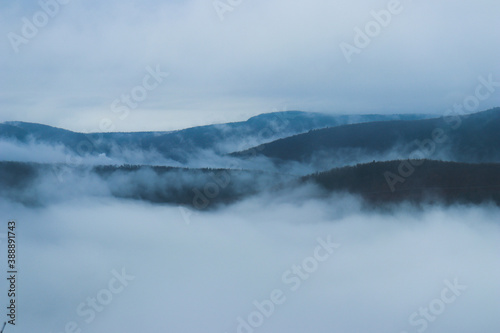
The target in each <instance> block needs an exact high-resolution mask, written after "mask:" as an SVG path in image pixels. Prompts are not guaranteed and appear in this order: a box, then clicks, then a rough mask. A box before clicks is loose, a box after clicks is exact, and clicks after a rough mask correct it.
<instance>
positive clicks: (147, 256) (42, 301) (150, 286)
mask: <svg viewBox="0 0 500 333" xmlns="http://www.w3.org/2000/svg"><path fill="white" fill-rule="evenodd" d="M348 205H350V206H351V207H352V208H353V209H352V210H350V211H347V210H346V209H345V207H346V206H348ZM356 205H357V200H356V199H354V198H351V197H337V198H331V199H330V200H326V201H323V200H317V199H309V200H304V201H302V202H301V203H298V202H297V201H296V200H295V199H293V198H286V197H284V196H281V197H280V198H279V199H275V200H273V199H269V198H254V199H252V200H248V201H244V202H241V203H239V204H237V205H234V206H232V207H229V208H226V209H223V210H218V211H211V212H204V213H197V214H196V215H194V216H192V219H191V223H190V224H189V225H188V224H186V223H185V221H184V220H183V218H182V215H181V214H180V212H179V210H178V208H177V207H169V206H158V205H148V204H144V203H139V202H129V201H121V200H115V199H99V200H94V199H88V198H87V199H85V198H78V199H75V200H73V201H66V202H63V203H60V204H57V205H55V206H52V207H48V208H43V209H40V208H36V209H26V208H24V207H19V206H17V205H11V204H9V206H7V204H6V203H5V202H4V201H1V202H0V206H1V208H2V209H1V210H0V211H1V213H0V214H1V219H2V220H7V219H8V218H11V217H15V218H16V220H17V225H18V230H17V231H18V236H17V237H18V243H19V244H18V246H19V247H18V249H19V253H20V258H19V264H20V265H21V267H22V284H21V283H20V284H19V288H20V291H21V292H20V294H19V298H18V304H19V306H20V311H22V312H20V316H19V323H18V325H19V329H21V330H23V331H33V330H34V329H35V328H36V329H37V330H41V331H46V332H60V331H63V330H64V327H65V325H66V324H67V323H68V322H71V321H73V322H75V323H76V324H77V325H78V327H79V328H81V329H82V330H90V331H92V332H109V330H113V331H117V332H131V331H138V330H142V331H148V332H160V331H164V330H166V329H168V330H169V331H172V332H200V331H203V332H236V331H237V328H238V319H237V318H238V317H241V318H245V320H247V318H248V316H249V315H251V314H252V313H253V312H255V311H256V306H255V305H254V302H255V301H257V302H260V303H262V302H264V301H265V300H266V299H269V298H270V294H271V292H272V291H273V290H276V289H279V290H281V291H282V292H283V295H284V297H285V298H286V301H285V302H284V303H283V304H279V305H276V307H275V309H274V312H273V313H272V315H271V316H270V317H269V318H267V317H266V318H265V321H264V323H263V324H262V326H261V327H259V328H258V330H255V331H259V332H276V331H286V332H303V331H304V330H306V329H309V330H314V331H315V332H346V333H348V332H353V333H354V332H368V331H369V332H375V333H376V332H401V331H407V332H416V331H417V328H419V326H415V325H413V326H412V325H411V324H410V323H409V317H410V316H411V315H412V313H414V312H418V311H419V308H421V307H428V306H429V303H430V302H432V301H433V300H435V299H438V298H440V297H441V292H442V290H443V289H444V288H445V287H446V284H445V282H444V281H446V280H448V281H451V282H453V281H454V279H455V278H457V279H458V282H459V283H460V284H461V285H465V286H466V287H467V288H466V290H465V291H463V292H462V293H461V295H460V296H459V297H458V298H456V300H455V301H454V302H453V303H452V304H447V305H446V309H445V310H444V312H443V314H442V315H439V316H436V319H435V320H434V321H432V322H431V321H428V325H429V327H428V331H429V332H432V331H439V332H444V333H447V332H450V333H451V332H470V331H471V330H474V329H478V328H480V329H481V332H486V333H488V332H492V333H493V332H497V331H498V329H499V326H498V324H497V323H498V321H497V320H496V318H497V316H496V312H495V310H496V309H498V306H499V305H500V304H499V301H498V300H499V297H498V295H499V293H500V289H499V288H498V283H497V281H498V279H499V278H500V270H499V269H498V268H497V266H498V265H496V262H497V257H496V253H498V250H499V248H498V244H499V240H500V239H499V238H500V229H499V227H498V224H497V223H496V216H498V213H499V212H498V208H493V207H487V206H483V207H451V208H441V207H433V208H429V209H427V210H425V211H408V210H407V209H401V210H397V211H396V212H394V213H393V214H387V213H370V214H367V213H366V212H363V211H362V210H357V209H354V207H355V206H356ZM338 211H344V214H338ZM329 235H330V236H331V239H332V240H334V241H335V242H336V243H339V244H340V247H339V248H336V249H335V250H334V251H333V252H332V253H331V255H330V256H329V257H328V258H327V259H326V260H325V261H323V262H319V263H318V267H317V269H316V270H314V271H312V273H310V274H308V277H307V278H304V279H300V282H301V283H300V287H298V288H297V289H296V290H295V291H293V290H292V286H294V285H295V283H292V282H290V280H286V279H284V278H283V274H285V273H287V272H288V271H289V270H291V269H292V268H293V265H302V263H303V262H304V260H306V259H307V258H310V257H313V256H314V251H315V249H316V248H317V246H318V244H319V243H318V238H321V239H323V240H326V239H327V238H328V237H329ZM325 253H326V252H321V255H324V254H325ZM21 254H22V256H21ZM122 269H124V270H125V272H126V274H128V275H129V276H133V277H134V279H133V280H131V281H129V283H128V285H127V286H126V288H124V289H123V290H122V291H121V292H120V293H117V294H113V296H112V301H110V303H109V304H105V305H103V306H102V309H101V312H98V311H94V312H95V319H94V320H92V321H90V322H89V323H87V322H86V321H85V320H86V319H88V318H89V316H79V315H78V314H77V312H76V309H77V308H78V307H79V306H80V305H81V304H82V303H84V304H87V302H88V300H87V298H96V297H97V295H100V296H99V297H101V299H105V298H102V297H104V296H103V295H105V292H102V290H106V289H108V288H109V282H110V281H111V279H112V278H113V276H114V275H113V271H114V270H116V271H118V272H122ZM303 272H304V271H303ZM288 274H289V276H288V278H290V277H291V276H293V277H295V278H297V276H296V275H290V274H291V273H288ZM20 281H21V280H20ZM117 285H118V284H117ZM2 287H3V289H5V287H6V286H5V282H2ZM2 297H3V298H5V295H4V296H2ZM96 299H98V298H96ZM97 304H98V305H99V304H100V303H97ZM84 309H87V310H89V307H85V308H84ZM360 318H362V319H363V320H360ZM419 318H420V319H421V317H419Z"/></svg>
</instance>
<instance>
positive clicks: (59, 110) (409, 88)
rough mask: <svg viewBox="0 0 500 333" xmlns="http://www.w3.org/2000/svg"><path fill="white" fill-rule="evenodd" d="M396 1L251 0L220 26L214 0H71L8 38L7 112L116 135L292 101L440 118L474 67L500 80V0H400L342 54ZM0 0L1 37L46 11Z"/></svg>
mask: <svg viewBox="0 0 500 333" xmlns="http://www.w3.org/2000/svg"><path fill="white" fill-rule="evenodd" d="M387 3H388V2H386V1H377V2H372V3H366V2H362V1H336V2H327V1H322V0H319V1H313V2H307V3H305V2H294V3H290V2H289V1H284V0H273V1H265V2H264V1H253V2H246V1H245V2H244V3H242V4H241V5H239V6H237V7H235V8H234V10H233V11H231V12H227V13H226V16H225V19H224V21H222V22H221V21H220V20H219V17H218V15H217V12H216V10H215V9H214V7H213V4H212V1H199V0H193V1H184V2H179V1H170V2H160V1H155V0H153V1H147V2H145V3H140V4H139V3H137V2H135V1H132V0H130V1H108V2H106V3H100V2H97V1H90V2H89V1H86V2H85V3H82V2H77V1H71V2H70V3H68V4H67V5H64V6H61V8H60V10H59V12H58V14H57V15H56V16H54V17H53V18H51V20H50V21H49V22H48V24H47V25H46V26H45V27H43V28H41V29H40V31H39V32H38V34H37V35H36V36H35V37H34V38H33V39H30V40H29V43H27V44H26V45H21V46H20V52H19V54H16V53H15V52H14V51H13V50H12V47H11V45H10V43H9V40H8V39H7V38H4V43H2V44H1V45H0V52H1V53H2V54H4V56H3V57H2V59H3V62H2V64H0V69H1V70H2V73H4V80H3V82H5V84H4V85H3V86H2V87H1V88H2V91H3V95H2V98H1V99H0V108H1V110H2V111H1V114H0V121H4V120H28V121H36V122H42V123H48V124H52V125H57V126H60V127H65V128H70V129H73V130H83V131H86V130H92V129H95V128H97V127H98V125H99V122H100V121H101V119H103V118H111V119H113V120H115V121H116V127H117V128H116V130H119V131H120V130H121V131H124V130H145V129H148V130H170V129H176V128H177V129H178V128H183V127H188V126H190V125H200V124H206V123H213V122H215V121H218V122H220V121H221V120H223V122H228V121H234V120H242V119H245V118H246V117H248V116H249V115H255V114H258V113H262V112H268V111H270V110H272V109H273V108H276V107H278V106H281V105H283V104H286V105H287V106H288V107H289V108H291V109H303V110H307V111H326V112H334V113H374V112H381V113H389V112H391V113H394V112H402V113H406V112H431V113H438V114H442V113H444V111H445V110H446V109H447V108H448V107H450V106H452V105H453V104H454V103H456V102H460V101H461V100H462V99H463V97H464V96H467V95H469V94H470V93H471V89H472V90H473V89H474V83H475V82H476V79H477V77H478V76H479V75H488V74H490V73H491V74H493V75H494V77H495V78H497V80H498V78H499V77H500V73H499V72H498V71H497V66H496V59H497V58H498V56H499V53H500V49H499V47H498V46H497V45H496V44H494V43H491V42H490V39H491V34H489V33H488V32H491V31H498V30H499V29H498V20H496V19H495V16H494V13H496V12H498V9H499V8H498V6H499V5H498V3H497V2H495V1H485V2H481V3H480V4H478V3H470V2H465V3H460V4H458V5H457V4H456V3H455V2H453V1H450V0H447V1H444V2H440V3H439V4H436V3H424V2H409V1H401V4H402V6H403V7H404V11H403V12H402V13H401V14H399V15H398V16H396V17H394V18H393V19H392V21H391V23H390V24H389V25H388V26H387V27H385V28H384V29H383V30H382V31H381V32H380V34H379V35H377V36H376V37H374V38H373V40H372V41H371V43H370V45H368V46H367V47H366V48H364V49H363V50H362V52H361V53H360V54H356V58H355V59H354V60H353V62H352V63H351V64H347V62H346V61H345V58H344V56H343V54H342V51H341V49H340V47H339V45H340V43H342V42H346V43H352V42H353V40H354V38H355V31H354V29H355V27H359V28H363V27H365V25H366V24H367V23H369V22H370V20H373V18H372V16H371V14H370V13H371V12H372V11H380V10H383V9H384V8H386V7H387ZM2 7H3V8H2V11H1V13H2V14H0V15H1V18H2V19H1V20H0V22H2V23H1V25H0V34H2V35H4V36H7V34H8V33H9V32H15V33H21V29H22V26H23V21H22V18H23V17H27V18H29V19H31V18H32V16H33V15H34V14H35V13H37V11H40V6H39V5H37V4H32V5H26V6H25V5H23V6H20V5H19V4H16V3H12V4H4V5H2ZM422 22H425V24H423V23H422ZM457 36H458V37H457ZM156 65H160V67H161V68H162V70H163V71H166V72H169V73H170V75H169V77H168V78H166V79H165V80H164V82H163V83H162V84H161V85H160V86H159V87H158V88H157V89H155V90H154V91H151V92H150V93H149V94H148V97H147V99H145V100H144V101H142V102H141V103H139V106H138V107H137V108H136V109H134V110H133V111H132V112H131V114H130V116H129V117H128V118H127V119H126V120H120V119H119V118H118V115H116V114H114V113H113V112H112V111H111V108H110V105H111V103H112V102H113V101H114V100H115V99H117V98H120V96H121V95H122V94H127V93H130V91H131V89H132V88H133V87H135V86H137V85H140V84H141V83H142V79H143V77H144V75H145V73H146V68H147V66H152V67H154V66H156ZM499 101H500V100H499V99H498V97H492V98H491V99H489V100H488V101H486V102H484V103H483V104H484V105H482V108H484V109H486V108H489V107H493V106H496V105H498V104H499Z"/></svg>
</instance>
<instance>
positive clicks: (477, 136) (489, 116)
mask: <svg viewBox="0 0 500 333" xmlns="http://www.w3.org/2000/svg"><path fill="white" fill-rule="evenodd" d="M391 152H397V153H398V154H399V156H398V157H399V158H410V157H412V155H414V156H415V157H419V158H429V159H446V160H451V161H459V162H500V108H495V109H491V110H488V111H483V112H479V113H475V114H470V115H462V116H458V115H454V116H453V115H450V116H447V117H440V118H433V119H416V120H392V121H380V122H368V123H359V124H351V125H344V126H337V127H329V128H324V129H316V130H311V131H309V132H307V133H303V134H298V135H294V136H290V137H286V138H283V139H279V140H276V141H273V142H270V143H266V144H263V145H261V146H258V147H253V148H252V149H249V150H245V151H241V152H236V153H233V154H232V156H235V157H250V156H253V157H255V156H265V157H268V158H272V159H274V160H275V161H276V162H277V163H280V162H284V161H297V162H301V163H314V162H315V160H318V159H319V160H321V159H322V158H325V159H327V160H328V159H331V158H332V157H336V158H340V159H342V160H344V161H345V162H346V163H356V162H360V161H359V159H358V157H359V156H360V155H362V156H368V157H369V158H370V159H376V160H384V159H386V158H385V156H386V155H388V156H390V153H391ZM392 159H393V158H392Z"/></svg>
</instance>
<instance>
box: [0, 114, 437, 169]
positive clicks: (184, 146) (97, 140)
mask: <svg viewBox="0 0 500 333" xmlns="http://www.w3.org/2000/svg"><path fill="white" fill-rule="evenodd" d="M429 117H431V116H430V115H425V114H421V115H420V114H409V115H327V114H321V113H308V112H300V111H285V112H275V113H268V114H262V115H259V116H255V117H252V118H250V119H248V120H247V121H243V122H235V123H226V124H217V125H207V126H199V127H192V128H188V129H184V130H179V131H172V132H132V133H91V134H84V133H76V132H72V131H68V130H64V129H60V128H55V127H51V126H47V125H41V124H34V123H26V122H5V123H1V124H0V140H1V139H8V140H12V141H16V142H19V143H27V142H28V141H29V140H32V141H34V142H37V143H42V144H48V145H62V146H64V147H65V148H66V149H67V150H68V151H70V152H72V153H74V154H78V155H80V156H84V155H86V154H90V155H94V156H96V155H99V154H106V155H107V156H109V157H120V156H121V155H123V154H122V153H123V151H127V150H128V151H133V150H138V151H154V152H158V153H160V154H161V155H162V156H163V157H165V158H169V159H172V160H175V161H178V162H180V163H187V160H188V156H190V155H192V154H194V153H196V152H198V151H200V150H210V151H212V152H214V153H216V154H225V153H229V152H232V151H237V150H242V149H247V148H250V147H253V146H256V145H259V144H263V143H266V142H270V141H273V140H276V139H279V138H284V137H287V136H291V135H295V134H299V133H303V132H307V131H310V130H312V129H318V128H324V127H334V126H341V125H345V124H353V123H360V122H374V121H387V120H395V119H404V120H414V119H424V118H429ZM3 159H4V157H2V156H1V152H0V160H3ZM131 162H132V163H133V161H131Z"/></svg>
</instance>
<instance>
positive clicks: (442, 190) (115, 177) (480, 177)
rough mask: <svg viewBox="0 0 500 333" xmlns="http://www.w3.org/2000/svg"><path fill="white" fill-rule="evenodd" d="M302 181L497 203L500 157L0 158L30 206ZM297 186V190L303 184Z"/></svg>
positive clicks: (5, 178) (242, 190)
mask: <svg viewBox="0 0 500 333" xmlns="http://www.w3.org/2000/svg"><path fill="white" fill-rule="evenodd" d="M305 184H315V185H316V186H318V187H319V188H320V189H321V190H320V191H311V190H308V191H307V192H305V193H307V194H306V196H308V197H311V196H312V197H317V196H319V197H324V198H325V199H326V200H332V199H331V198H330V196H329V195H330V194H332V193H351V194H354V195H356V196H360V197H361V198H363V199H364V203H365V204H366V206H367V207H372V208H373V207H388V206H387V205H392V204H397V203H402V202H406V203H413V204H426V203H429V204H432V203H437V204H447V205H450V204H458V203H465V204H486V203H494V204H496V205H500V164H494V163H483V164H469V163H457V162H442V161H434V160H413V161H409V160H401V161H388V162H372V163H367V164H358V165H355V166H348V167H343V168H336V169H332V170H329V171H326V172H322V173H315V174H311V175H308V176H304V177H294V176H288V175H283V174H276V173H268V172H259V171H248V170H231V169H187V168H174V167H153V166H133V165H124V166H95V167H91V168H85V167H76V168H70V167H68V166H65V165H60V164H55V165H51V164H36V163H20V162H0V196H1V197H5V198H8V199H9V200H11V201H15V202H20V203H22V204H24V205H28V206H43V205H48V204H50V203H52V202H55V201H60V200H69V199H71V198H82V197H86V196H94V197H103V198H106V197H109V196H113V197H115V198H121V199H128V200H136V201H145V202H151V203H156V204H170V205H182V206H185V207H189V208H190V209H194V210H204V209H212V208H216V207H219V206H221V205H228V204H232V203H235V202H238V201H240V200H242V199H244V198H247V197H249V196H252V195H258V194H262V193H264V192H267V193H271V196H273V197H279V196H281V195H284V194H290V193H293V192H294V190H295V189H297V187H298V186H300V185H305ZM54 188H57V189H58V190H57V191H54ZM59 193H62V194H61V195H59ZM296 193H297V194H296V195H297V197H298V198H300V195H301V194H300V193H304V192H303V191H297V192H296ZM299 200H301V199H299Z"/></svg>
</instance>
